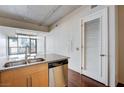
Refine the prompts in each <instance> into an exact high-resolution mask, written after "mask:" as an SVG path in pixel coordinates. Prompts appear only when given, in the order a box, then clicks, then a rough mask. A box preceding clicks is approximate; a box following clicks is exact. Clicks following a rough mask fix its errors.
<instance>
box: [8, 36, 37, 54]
mask: <svg viewBox="0 0 124 93" xmlns="http://www.w3.org/2000/svg"><path fill="white" fill-rule="evenodd" d="M26 48H27V49H28V54H33V53H37V39H36V38H34V37H30V36H23V35H20V36H19V35H18V36H17V37H8V54H9V55H17V54H25V51H26Z"/></svg>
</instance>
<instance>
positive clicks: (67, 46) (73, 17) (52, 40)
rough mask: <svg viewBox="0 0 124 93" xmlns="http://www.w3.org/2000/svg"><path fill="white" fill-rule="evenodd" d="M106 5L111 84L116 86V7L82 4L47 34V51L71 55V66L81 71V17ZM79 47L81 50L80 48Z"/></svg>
mask: <svg viewBox="0 0 124 93" xmlns="http://www.w3.org/2000/svg"><path fill="white" fill-rule="evenodd" d="M104 7H108V8H109V35H110V36H109V63H110V64H109V79H110V80H109V84H110V86H115V56H116V52H115V39H116V37H115V15H114V14H115V8H114V6H98V7H97V8H95V9H92V10H91V9H90V6H82V7H81V8H79V9H77V10H75V11H74V12H72V13H71V14H69V15H67V16H65V17H64V18H63V19H61V20H60V21H58V22H57V23H55V24H54V25H53V26H52V27H51V32H50V33H49V34H47V53H57V54H61V55H65V56H69V57H70V59H69V68H70V69H73V70H75V71H77V72H79V73H80V72H81V69H80V68H81V22H80V21H81V18H83V17H84V16H86V15H88V14H91V13H94V12H95V11H98V10H100V9H102V8H104ZM78 48H79V50H78Z"/></svg>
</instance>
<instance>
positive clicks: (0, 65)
mask: <svg viewBox="0 0 124 93" xmlns="http://www.w3.org/2000/svg"><path fill="white" fill-rule="evenodd" d="M36 58H43V59H45V61H41V62H34V63H29V64H23V65H18V66H12V67H4V64H5V63H8V62H14V61H20V60H24V59H18V58H17V59H8V58H0V71H4V70H9V69H15V68H19V67H25V66H30V65H34V64H41V63H52V62H56V61H61V60H65V59H68V58H69V57H66V56H62V55H58V54H46V55H38V56H36Z"/></svg>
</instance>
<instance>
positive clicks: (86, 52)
mask: <svg viewBox="0 0 124 93" xmlns="http://www.w3.org/2000/svg"><path fill="white" fill-rule="evenodd" d="M107 20H108V19H107V8H105V9H103V10H100V11H98V12H95V13H93V14H91V15H88V16H86V17H84V18H83V19H82V56H83V57H82V58H83V60H82V74H84V75H86V76H88V77H90V78H93V79H95V80H97V81H99V82H101V83H103V84H105V85H108V21H107Z"/></svg>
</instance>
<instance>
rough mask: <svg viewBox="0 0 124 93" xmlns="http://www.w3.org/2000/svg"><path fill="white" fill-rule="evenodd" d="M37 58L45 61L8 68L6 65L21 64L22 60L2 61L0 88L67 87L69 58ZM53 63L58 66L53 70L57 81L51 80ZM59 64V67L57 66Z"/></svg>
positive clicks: (57, 56)
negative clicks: (50, 67)
mask: <svg viewBox="0 0 124 93" xmlns="http://www.w3.org/2000/svg"><path fill="white" fill-rule="evenodd" d="M36 58H37V59H39V58H42V59H44V60H42V61H38V62H32V63H26V64H21V65H20V64H19V65H15V66H11V65H9V67H6V66H5V64H8V63H11V62H13V61H15V62H19V61H21V60H22V59H16V60H14V59H13V60H11V59H9V60H8V59H0V61H1V63H2V64H1V66H0V86H4V87H48V86H55V87H58V86H59V87H61V86H62V87H63V86H67V68H68V66H67V64H68V58H69V57H65V56H61V55H58V54H47V55H45V56H44V55H40V56H37V57H36ZM23 61H24V59H23ZM52 63H55V64H54V65H56V66H53V67H54V69H52V70H53V72H54V74H55V76H54V78H55V80H53V79H51V78H52V75H51V70H49V65H51V64H52ZM58 63H59V65H57V64H58ZM60 63H61V64H60ZM65 63H66V64H65ZM53 72H52V73H53ZM57 73H58V74H57ZM63 73H64V74H63ZM59 76H61V77H59ZM63 77H66V78H63ZM60 79H61V80H60ZM55 81H56V83H53V84H52V83H51V82H55Z"/></svg>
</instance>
